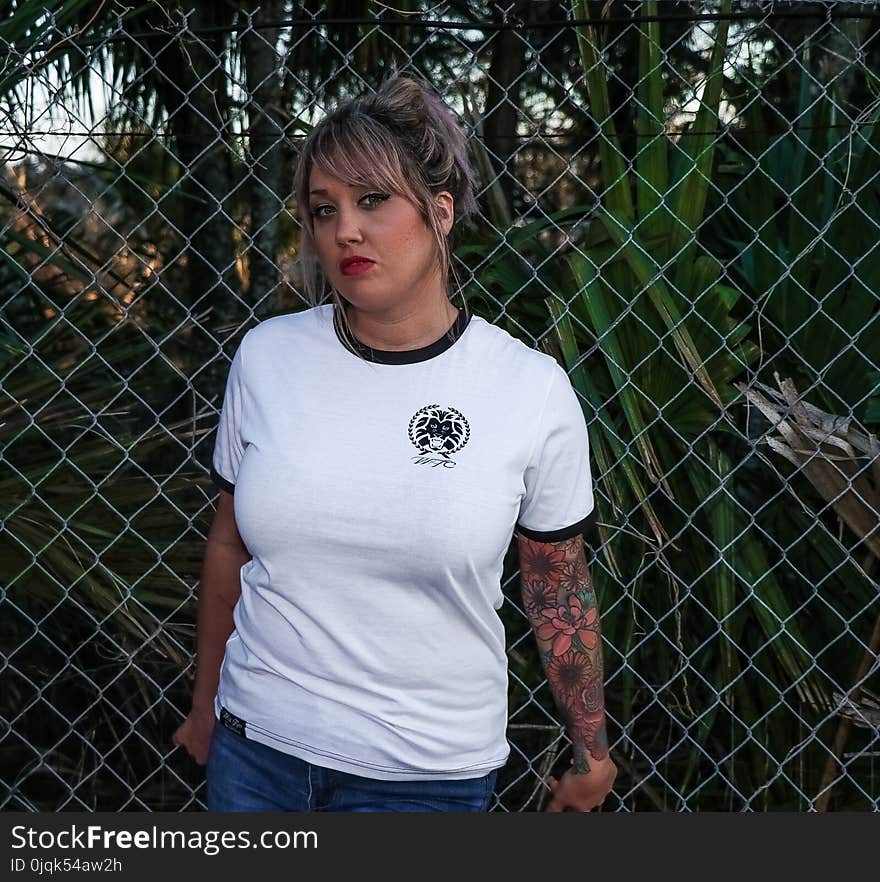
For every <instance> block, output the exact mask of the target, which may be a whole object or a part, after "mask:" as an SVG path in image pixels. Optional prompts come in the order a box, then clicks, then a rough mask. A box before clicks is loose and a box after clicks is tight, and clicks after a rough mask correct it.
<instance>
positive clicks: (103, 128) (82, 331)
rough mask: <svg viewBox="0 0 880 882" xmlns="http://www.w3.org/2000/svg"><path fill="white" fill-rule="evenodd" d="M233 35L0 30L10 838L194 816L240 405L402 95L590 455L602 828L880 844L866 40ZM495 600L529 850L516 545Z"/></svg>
mask: <svg viewBox="0 0 880 882" xmlns="http://www.w3.org/2000/svg"><path fill="white" fill-rule="evenodd" d="M25 6H27V4H25ZM220 6H221V5H220V4H194V5H192V4H190V5H187V6H186V8H180V7H176V6H174V5H172V6H167V5H165V6H160V5H159V4H157V3H149V4H146V5H143V6H141V7H139V8H138V9H128V10H125V11H120V10H118V9H113V8H109V7H108V8H106V9H105V8H103V7H102V8H100V9H98V10H97V11H95V10H94V9H93V8H92V7H87V8H86V7H83V6H82V4H80V3H77V2H58V3H49V4H45V7H44V8H45V10H46V15H45V17H44V18H43V19H41V20H40V21H36V22H34V21H27V22H25V21H22V20H21V16H22V12H21V10H20V9H19V10H17V11H16V12H15V13H14V14H11V15H10V16H9V18H8V20H7V22H6V23H5V24H3V25H0V54H2V58H3V75H2V78H0V83H2V90H3V99H4V100H3V108H4V110H3V133H2V145H3V155H4V161H3V165H2V172H3V178H2V182H0V188H2V197H3V198H2V220H0V222H2V232H3V248H2V250H0V254H2V257H3V260H2V261H0V320H2V326H0V337H2V346H0V384H2V398H0V427H2V448H0V453H2V465H3V468H2V471H0V489H2V492H0V512H2V524H0V581H2V599H0V610H2V612H0V629H2V646H0V649H2V660H0V720H2V742H0V743H2V750H0V756H2V760H0V783H2V791H0V793H2V800H0V805H2V806H3V807H4V808H5V809H7V810H21V809H25V810H80V809H86V810H102V811H107V810H192V809H196V808H200V807H203V806H204V789H203V788H204V780H203V779H204V775H203V769H201V768H198V767H196V766H195V764H194V763H193V762H192V760H191V759H190V758H189V757H188V756H187V755H185V754H184V752H183V751H182V750H181V749H177V748H174V747H173V746H172V744H171V734H172V732H173V731H174V730H175V729H176V727H177V726H178V725H179V723H180V722H181V721H182V719H183V717H184V716H185V714H186V712H187V711H188V708H189V704H188V702H189V697H190V690H191V682H192V676H193V673H194V665H193V658H192V656H193V652H194V648H195V642H194V637H195V593H194V592H195V591H196V589H197V586H198V580H199V573H200V565H201V560H202V555H203V552H204V543H205V538H206V535H207V528H208V526H209V524H210V519H211V517H212V514H213V499H214V490H213V487H212V485H211V483H210V481H209V479H208V468H209V467H210V459H211V453H212V450H213V443H214V430H215V428H216V421H217V416H218V411H219V407H220V404H221V401H222V391H223V384H224V381H225V377H226V373H227V371H228V368H229V361H230V358H231V356H232V354H233V353H234V351H235V349H236V347H237V345H238V341H239V340H240V338H241V335H242V334H243V333H244V332H245V331H246V330H247V329H248V328H249V327H252V326H253V325H254V324H256V323H257V322H259V321H261V320H263V319H265V318H267V317H269V316H271V315H277V314H280V313H283V312H288V311H295V310H299V309H302V308H305V307H306V306H307V304H306V303H305V302H304V300H303V296H302V289H301V285H300V279H299V276H298V267H297V259H296V255H297V238H298V225H297V222H296V220H295V217H294V212H293V205H292V195H291V192H290V186H291V181H292V170H293V166H294V164H295V161H296V155H297V149H298V144H299V143H300V142H301V138H302V135H303V133H304V131H306V130H307V129H308V127H309V125H310V124H312V123H313V122H314V121H316V120H317V119H319V118H320V116H321V115H322V114H323V113H324V112H325V110H326V109H327V108H328V107H330V106H332V105H333V103H334V101H336V100H338V99H339V98H341V97H344V96H346V95H349V94H356V93H360V92H362V91H364V90H366V89H369V88H371V87H373V86H375V84H376V83H377V82H378V81H379V80H380V79H381V78H382V72H383V71H384V70H385V69H386V68H387V63H388V62H389V61H390V60H391V59H394V60H395V61H396V62H397V64H398V65H399V66H400V68H401V69H402V70H406V69H407V68H409V69H412V70H414V71H415V72H417V73H419V74H421V75H423V76H427V77H428V78H429V79H431V81H432V82H434V83H436V84H437V85H438V87H439V88H441V89H442V90H443V92H444V94H445V95H446V97H447V100H448V103H449V104H450V106H451V107H453V108H454V109H455V111H456V112H457V113H458V114H459V116H460V118H461V120H462V124H463V125H465V126H466V127H467V129H468V132H469V134H470V137H471V141H472V144H473V149H474V162H475V166H476V168H477V171H478V175H479V177H480V181H481V186H480V192H479V201H480V209H481V210H480V214H479V217H478V218H477V219H475V221H474V222H473V223H472V224H471V225H470V226H469V227H468V228H467V229H465V230H463V231H462V233H461V240H460V242H459V244H458V248H457V252H456V257H455V271H456V274H457V276H458V278H459V279H460V281H461V283H462V285H461V289H460V290H459V291H457V292H456V298H455V299H456V300H457V301H458V302H461V301H462V300H466V301H467V303H468V305H469V307H470V309H471V310H472V311H473V312H475V313H477V314H480V315H482V316H484V317H485V318H486V319H487V320H489V321H492V322H494V323H497V324H499V325H501V326H502V327H504V328H505V329H507V330H508V331H509V332H510V333H512V334H514V335H516V336H518V337H520V338H521V339H523V340H524V341H525V342H527V343H528V344H529V345H532V346H536V347H540V348H542V349H544V350H545V351H547V352H549V353H551V354H553V355H554V356H555V357H557V358H558V359H559V360H560V362H561V363H562V364H564V365H565V367H566V369H567V370H568V372H569V375H570V376H571V379H572V384H573V386H574V388H575V389H576V391H577V392H578V394H579V396H580V397H581V399H582V402H583V406H584V409H585V413H586V415H587V422H588V426H589V431H590V442H591V449H592V451H593V469H594V479H595V489H596V498H597V507H598V514H599V517H598V529H597V532H596V535H595V536H594V537H593V539H594V541H592V542H591V543H590V548H589V550H590V565H591V571H592V574H593V578H594V581H595V583H596V587H597V589H598V596H599V605H600V610H601V612H602V630H603V638H604V646H605V660H606V686H605V696H606V708H607V714H608V732H609V740H610V743H611V749H612V756H613V758H614V760H615V762H616V763H617V765H618V768H619V776H618V779H617V782H616V785H615V790H614V792H613V794H611V796H610V797H609V799H608V800H606V803H605V806H604V808H605V810H622V811H636V810H664V811H665V810H668V811H696V810H733V811H763V810H780V809H785V810H796V811H800V810H825V809H849V810H853V809H854V810H876V809H877V800H878V794H880V787H878V772H880V769H878V768H877V757H878V747H877V744H878V740H877V730H878V726H880V702H878V695H877V693H878V692H880V690H878V688H877V667H878V664H877V652H878V645H880V607H878V604H877V590H878V581H877V576H878V559H880V530H878V516H880V456H878V442H877V435H876V429H877V424H878V422H880V395H878V388H880V374H878V371H880V324H878V320H877V315H878V299H880V296H878V291H880V250H878V244H877V243H878V241H880V237H878V232H880V221H878V218H880V211H878V209H880V204H878V197H880V186H878V171H880V161H878V160H880V152H878V151H880V127H878V117H880V78H878V75H877V73H876V71H877V70H880V64H878V61H880V38H878V21H880V9H878V4H875V3H864V4H857V3H795V4H792V3H773V2H767V3H733V4H731V3H729V2H719V3H708V4H696V3H663V2H661V3H617V2H614V3H612V2H609V3H604V2H603V3H592V2H590V3H587V2H577V0H576V2H574V3H571V4H566V3H556V2H549V3H540V4H539V3H524V2H510V3H503V4H502V3H485V4H473V3H471V4H466V3H439V4H401V6H400V7H398V8H392V6H391V5H385V4H380V3H372V2H366V3H362V4H361V3H358V4H350V3H349V4H341V5H340V4H333V3H323V4H318V3H303V4H300V3H282V2H270V3H263V4H260V5H257V4H253V5H249V4H247V3H245V4H241V8H240V9H238V11H236V10H221V9H220ZM84 10H85V11H84ZM475 10H477V11H478V13H479V14H478V15H477V12H475ZM511 430H512V431H516V427H515V426H512V427H511ZM503 588H504V592H505V598H506V602H505V604H504V606H503V608H502V609H501V611H500V614H501V616H502V618H503V620H504V624H505V628H506V630H507V634H508V638H509V642H508V647H509V658H510V694H509V700H510V704H509V706H510V728H509V732H508V738H509V740H510V743H511V747H512V753H511V756H510V759H509V761H508V764H507V766H506V767H505V768H504V769H503V770H501V772H500V774H499V778H498V782H497V787H496V792H495V798H494V805H493V809H494V810H496V811H534V810H540V809H541V807H542V806H543V805H544V804H545V801H546V788H545V786H544V785H543V784H542V779H543V777H544V776H545V775H546V774H548V773H551V772H552V773H554V774H557V775H558V774H559V772H560V770H564V769H565V767H566V766H567V765H568V760H569V757H570V746H569V744H568V741H567V738H566V736H565V732H564V729H563V728H562V727H561V725H560V723H559V719H558V714H557V713H556V710H555V707H554V704H553V701H552V697H551V694H550V692H549V689H548V686H547V681H546V679H545V677H544V673H543V671H542V670H541V666H540V662H539V659H538V656H537V652H536V647H535V644H534V638H533V637H532V635H531V631H530V628H529V626H528V622H527V619H526V616H525V613H524V611H523V608H522V599H521V593H520V585H519V572H518V569H517V560H516V553H515V545H513V544H512V546H511V549H510V551H509V553H508V556H507V558H506V560H505V568H504V578H503ZM872 690H873V691H872Z"/></svg>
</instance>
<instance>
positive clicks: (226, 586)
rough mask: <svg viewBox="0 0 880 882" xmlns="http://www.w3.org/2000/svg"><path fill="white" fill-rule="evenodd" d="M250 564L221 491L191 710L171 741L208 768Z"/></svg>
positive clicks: (205, 572) (203, 589)
mask: <svg viewBox="0 0 880 882" xmlns="http://www.w3.org/2000/svg"><path fill="white" fill-rule="evenodd" d="M250 559H251V553H250V552H249V551H248V550H247V546H245V544H244V542H243V541H242V538H241V536H240V535H239V532H238V527H237V526H236V523H235V514H234V511H233V496H232V494H231V493H227V492H226V491H225V490H221V491H220V500H219V503H218V506H217V512H216V514H215V515H214V521H213V523H212V524H211V530H210V532H209V533H208V541H207V544H206V548H205V559H204V563H203V565H202V576H201V579H200V581H199V600H198V615H197V622H196V679H195V684H194V686H193V697H192V709H191V711H190V713H189V716H188V717H187V718H186V719H185V720H184V721H183V723H182V724H181V726H180V728H179V729H178V730H177V731H176V732H175V733H174V736H173V738H172V741H173V743H174V744H177V745H182V746H183V747H185V748H186V749H187V751H188V752H189V754H190V755H191V756H192V758H193V759H194V760H195V761H196V762H197V763H199V764H200V765H205V763H206V762H207V758H208V748H209V747H210V743H211V733H212V732H213V728H214V696H215V695H216V694H217V686H218V684H219V682H220V666H221V664H222V662H223V655H224V652H225V650H226V641H227V640H228V639H229V635H230V634H231V633H232V630H233V628H234V627H235V625H234V623H233V618H232V611H233V609H234V608H235V604H236V603H237V602H238V598H239V596H240V595H241V568H242V566H243V565H244V564H246V563H247V562H248V561H249V560H250Z"/></svg>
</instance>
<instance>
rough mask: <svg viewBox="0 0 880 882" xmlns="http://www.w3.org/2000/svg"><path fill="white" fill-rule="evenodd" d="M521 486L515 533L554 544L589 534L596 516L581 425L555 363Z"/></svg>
mask: <svg viewBox="0 0 880 882" xmlns="http://www.w3.org/2000/svg"><path fill="white" fill-rule="evenodd" d="M524 482H525V488H526V492H525V495H524V496H523V499H522V502H521V504H520V511H519V518H518V519H517V523H516V531H517V532H518V533H520V534H522V535H523V536H525V537H527V538H529V539H536V540H538V541H542V542H558V541H561V540H563V539H569V538H571V537H572V536H577V535H578V534H581V535H586V534H588V533H589V532H590V531H591V530H592V527H593V524H594V523H595V517H596V515H595V511H594V508H595V503H594V500H593V481H592V475H591V471H590V442H589V436H588V435H587V424H586V420H585V419H584V413H583V410H582V409H581V405H580V402H579V400H578V397H577V393H576V392H575V391H574V389H573V388H572V385H571V380H569V378H568V374H567V373H566V372H565V370H564V369H563V368H562V367H561V366H560V364H559V363H558V362H554V371H553V378H552V380H551V382H550V390H549V392H548V394H547V400H546V403H545V405H544V410H543V412H542V414H541V416H540V417H539V429H538V437H537V440H536V442H535V446H534V450H533V451H532V455H531V459H530V461H529V463H528V465H527V466H526V470H525V475H524Z"/></svg>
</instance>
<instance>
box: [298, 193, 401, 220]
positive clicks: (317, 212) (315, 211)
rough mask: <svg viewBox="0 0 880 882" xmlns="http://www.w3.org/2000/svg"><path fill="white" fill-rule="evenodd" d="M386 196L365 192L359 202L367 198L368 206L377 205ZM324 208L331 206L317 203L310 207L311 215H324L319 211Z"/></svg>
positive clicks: (386, 196) (384, 194)
mask: <svg viewBox="0 0 880 882" xmlns="http://www.w3.org/2000/svg"><path fill="white" fill-rule="evenodd" d="M374 196H375V197H376V201H375V202H373V201H372V199H373V197H374ZM387 198H388V195H387V194H386V193H367V194H366V196H364V197H363V199H361V202H363V201H364V199H368V200H371V201H370V202H369V203H368V204H369V205H370V206H373V205H378V204H379V203H381V202H384V201H385V200H386V199H387ZM324 208H332V206H330V205H319V206H318V207H317V208H314V209H312V217H324V215H323V214H321V213H320V212H321V210H322V209H324Z"/></svg>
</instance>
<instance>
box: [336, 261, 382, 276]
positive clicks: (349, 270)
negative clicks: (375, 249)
mask: <svg viewBox="0 0 880 882" xmlns="http://www.w3.org/2000/svg"><path fill="white" fill-rule="evenodd" d="M374 263H375V261H372V260H369V259H368V258H366V257H349V258H347V259H346V260H343V261H340V263H339V267H340V269H341V270H342V274H343V275H345V276H355V275H358V274H359V273H365V272H367V270H369V269H370V267H371V266H373V264H374Z"/></svg>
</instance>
